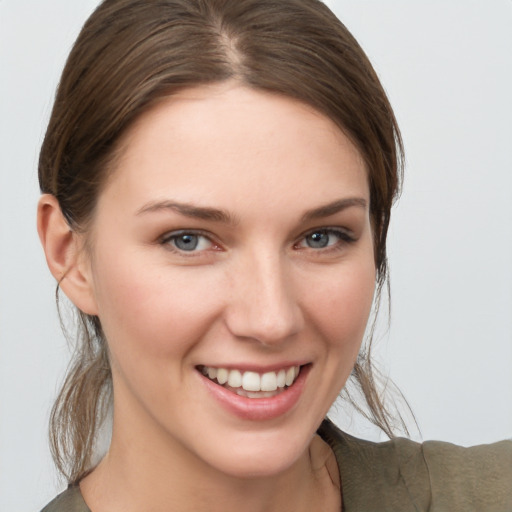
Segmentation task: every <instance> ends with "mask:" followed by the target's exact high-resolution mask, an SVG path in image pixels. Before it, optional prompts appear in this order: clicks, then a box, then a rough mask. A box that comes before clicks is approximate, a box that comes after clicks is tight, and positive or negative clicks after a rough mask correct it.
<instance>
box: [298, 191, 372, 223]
mask: <svg viewBox="0 0 512 512" xmlns="http://www.w3.org/2000/svg"><path fill="white" fill-rule="evenodd" d="M354 206H355V207H358V208H363V209H364V210H366V208H367V206H368V203H367V201H366V199H363V198H362V197H348V198H345V199H338V200H337V201H333V202H332V203H328V204H326V205H323V206H320V207H318V208H313V209H312V210H308V211H307V212H306V213H305V214H304V215H303V216H302V222H308V221H311V220H315V219H321V218H323V217H329V216H330V215H334V214H335V213H338V212H341V211H342V210H346V209H347V208H351V207H354Z"/></svg>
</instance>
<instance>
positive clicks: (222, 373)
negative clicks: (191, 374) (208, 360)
mask: <svg viewBox="0 0 512 512" xmlns="http://www.w3.org/2000/svg"><path fill="white" fill-rule="evenodd" d="M228 377H229V374H228V371H227V370H226V368H219V369H218V370H217V382H218V383H219V384H226V382H227V381H228Z"/></svg>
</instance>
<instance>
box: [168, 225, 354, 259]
mask: <svg viewBox="0 0 512 512" xmlns="http://www.w3.org/2000/svg"><path fill="white" fill-rule="evenodd" d="M315 234H321V235H329V236H336V237H338V239H339V240H338V242H335V243H334V244H330V245H326V246H324V247H318V248H314V247H309V246H301V245H300V244H302V243H303V242H305V241H306V239H307V237H308V236H313V235H315ZM185 236H190V237H198V238H201V237H202V238H204V239H206V240H208V243H209V244H210V246H209V247H207V248H204V249H200V250H197V251H196V250H195V249H196V247H194V248H193V250H191V251H186V250H184V249H180V248H179V247H177V246H176V245H175V244H174V243H173V242H175V241H176V240H178V239H179V238H180V237H185ZM329 241H330V240H329ZM355 241H356V238H354V236H352V235H351V234H350V233H349V232H348V231H346V230H343V229H340V228H329V227H322V228H316V229H312V230H310V231H307V232H306V233H304V234H302V235H301V236H300V237H299V239H298V241H297V242H296V243H294V245H293V247H294V249H297V250H307V249H311V250H312V252H313V253H322V254H323V253H327V252H331V251H339V250H342V249H343V248H344V247H345V246H346V245H347V244H350V243H353V242H355ZM159 243H160V244H161V245H163V246H166V248H167V249H168V250H170V251H172V252H175V253H177V254H180V255H183V256H185V257H194V256H199V255H200V254H202V253H204V252H205V251H207V250H208V249H213V250H221V248H220V246H219V245H218V244H217V243H216V242H215V241H214V240H213V238H212V235H211V234H210V233H208V232H205V231H201V230H185V229H184V230H180V231H172V232H170V233H167V234H165V235H164V236H162V237H161V238H160V241H159Z"/></svg>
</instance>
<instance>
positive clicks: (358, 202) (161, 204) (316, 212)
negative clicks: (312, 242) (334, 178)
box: [137, 197, 368, 225]
mask: <svg viewBox="0 0 512 512" xmlns="http://www.w3.org/2000/svg"><path fill="white" fill-rule="evenodd" d="M367 204H368V203H367V201H366V200H365V199H363V198H360V197H349V198H345V199H338V200H336V201H333V202H331V203H328V204H325V205H322V206H319V207H318V208H313V209H311V210H308V211H306V213H304V215H303V216H302V222H308V221H311V220H315V219H320V218H323V217H329V216H330V215H334V214H336V213H338V212H340V211H342V210H346V209H347V208H351V207H358V208H363V209H366V207H367ZM165 210H172V211H174V212H176V213H179V214H180V215H184V216H185V217H191V218H195V219H201V220H209V221H214V222H221V223H224V224H229V225H236V224H237V223H238V221H237V219H236V218H235V217H234V216H233V215H231V214H230V213H229V212H227V211H225V210H220V209H218V208H211V207H205V206H196V205H193V204H190V203H180V202H176V201H152V202H150V203H147V204H145V205H144V206H142V207H141V208H140V209H139V210H137V215H143V214H145V213H152V212H158V211H165Z"/></svg>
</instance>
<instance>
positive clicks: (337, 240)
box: [298, 228, 353, 249]
mask: <svg viewBox="0 0 512 512" xmlns="http://www.w3.org/2000/svg"><path fill="white" fill-rule="evenodd" d="M351 241H353V238H352V237H351V236H350V235H349V234H348V233H345V232H344V231H341V230H339V229H330V228H329V229H328V228H325V229H317V230H315V231H311V232H310V233H308V234H307V235H305V236H304V238H303V239H302V240H301V241H300V243H299V244H298V247H301V248H309V249H325V248H328V247H332V246H335V245H340V244H343V242H351Z"/></svg>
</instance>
